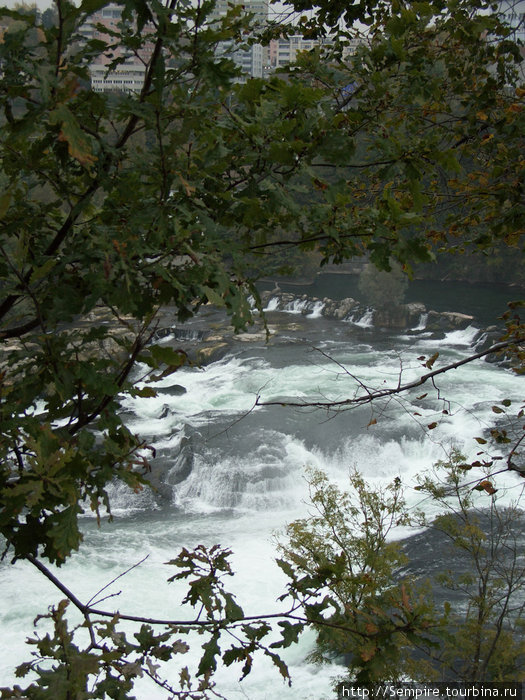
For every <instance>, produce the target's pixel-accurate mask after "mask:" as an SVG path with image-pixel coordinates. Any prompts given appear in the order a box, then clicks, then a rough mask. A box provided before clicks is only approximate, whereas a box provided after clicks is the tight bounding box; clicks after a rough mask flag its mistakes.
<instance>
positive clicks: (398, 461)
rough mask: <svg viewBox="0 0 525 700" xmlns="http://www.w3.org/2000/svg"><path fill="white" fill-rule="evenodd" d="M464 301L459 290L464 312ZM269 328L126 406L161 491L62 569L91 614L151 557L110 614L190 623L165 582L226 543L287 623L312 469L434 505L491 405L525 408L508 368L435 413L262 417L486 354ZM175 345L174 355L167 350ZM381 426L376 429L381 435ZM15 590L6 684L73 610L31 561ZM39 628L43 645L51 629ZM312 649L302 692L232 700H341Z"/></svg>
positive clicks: (231, 687)
mask: <svg viewBox="0 0 525 700" xmlns="http://www.w3.org/2000/svg"><path fill="white" fill-rule="evenodd" d="M341 283H342V281H341V280H337V284H341ZM466 293H470V294H471V296H472V304H471V305H469V304H468V302H467V301H465V295H466ZM323 294H326V295H328V290H326V289H325V290H324V291H323V290H321V292H320V293H318V295H319V296H321V297H322V296H323ZM457 294H458V292H457V290H456V298H459V297H457ZM332 296H334V297H336V296H337V293H334V292H332ZM340 296H342V295H340ZM461 299H462V303H461V308H454V306H450V308H449V309H448V310H459V311H468V310H471V309H472V308H473V307H474V306H475V305H476V303H478V302H479V290H478V292H476V290H475V289H470V290H469V289H468V288H467V286H466V285H465V286H464V288H463V295H462V296H461ZM441 304H442V305H443V301H442V300H441ZM269 308H271V304H269ZM503 310H504V309H503V308H501V311H503ZM206 313H208V314H210V317H209V318H207V316H206ZM214 318H215V317H214V316H213V314H212V313H211V312H206V311H205V312H204V315H203V316H202V317H201V318H200V319H198V320H197V321H196V322H195V324H194V326H195V327H196V328H197V327H199V328H201V327H202V326H203V325H206V324H207V323H208V322H212V321H213V320H214ZM268 321H269V323H270V325H271V326H272V327H273V328H274V329H275V330H276V333H275V334H274V335H273V336H272V340H271V341H270V343H268V344H266V343H265V342H263V341H262V340H252V341H249V342H247V341H243V340H240V339H239V340H237V341H233V342H232V344H231V348H230V350H229V351H228V353H227V354H226V355H225V356H224V357H222V358H221V359H220V360H218V361H216V362H212V363H211V364H209V365H208V366H206V367H204V368H197V367H186V368H183V369H181V370H180V371H178V372H177V373H176V374H173V375H171V376H169V377H166V378H165V379H163V380H162V381H161V382H160V384H159V389H160V392H159V395H158V396H157V397H156V398H135V399H131V398H129V397H128V398H124V399H123V401H122V407H123V411H124V412H125V415H126V417H127V421H128V423H129V425H130V427H131V428H132V429H133V430H134V431H136V432H138V433H140V434H141V435H143V436H144V437H145V438H146V439H147V440H148V441H149V442H150V443H151V444H152V445H154V446H155V448H156V450H157V457H156V460H155V462H154V478H155V483H156V484H157V487H158V488H157V491H156V492H155V493H153V492H151V491H149V490H148V491H144V492H142V493H140V494H132V493H129V492H128V491H127V490H126V489H125V488H124V487H122V486H121V487H115V488H114V489H113V499H112V500H113V504H114V505H113V511H114V514H115V516H116V517H115V521H114V522H113V523H111V524H108V523H105V522H104V523H103V524H102V526H101V527H100V528H98V527H97V525H96V522H95V521H94V520H93V519H90V518H86V519H85V521H84V525H83V528H84V534H85V546H84V547H82V548H81V550H80V552H79V553H77V554H75V555H74V556H73V557H72V558H71V560H70V561H69V562H68V563H67V565H65V566H64V567H62V569H61V571H60V576H61V578H62V579H63V581H64V582H65V583H66V585H68V586H69V587H70V588H71V589H72V590H74V591H75V593H76V595H77V596H78V597H79V598H80V599H81V600H88V599H90V598H91V597H92V596H93V595H94V594H95V593H96V592H97V591H98V590H99V589H101V588H102V587H103V586H104V585H105V584H106V583H108V582H109V581H111V580H112V579H114V578H115V577H116V576H118V575H119V574H120V573H122V572H123V571H125V570H126V569H128V568H129V567H131V566H133V565H134V564H135V563H137V562H138V561H139V560H140V559H142V558H143V557H145V556H146V555H148V558H147V559H146V561H144V562H143V563H142V564H141V565H140V566H138V567H136V568H134V569H133V570H132V571H131V572H130V573H129V574H127V575H126V576H125V577H122V578H121V579H119V580H118V581H117V582H116V583H115V584H114V585H113V586H112V587H111V588H110V589H108V590H107V591H105V594H108V593H117V592H120V594H119V595H118V597H116V598H115V597H114V598H110V599H109V600H107V601H106V602H105V606H106V607H107V608H111V609H119V610H120V611H121V612H129V613H131V612H133V613H134V614H142V615H147V616H162V617H163V618H166V617H170V616H173V617H174V618H176V619H181V617H183V616H184V617H189V616H190V615H191V611H187V612H182V611H181V609H180V600H181V597H182V595H183V591H184V588H183V587H181V586H176V585H174V584H167V583H166V579H167V578H168V577H169V576H170V575H172V574H173V573H174V571H171V570H170V567H169V566H166V565H165V562H166V561H168V560H169V559H171V558H173V557H174V556H175V555H176V554H177V553H178V551H179V550H180V548H181V547H183V546H184V547H188V548H190V547H193V546H195V545H197V544H199V543H203V544H206V545H211V544H215V543H220V544H221V545H223V546H227V547H229V548H230V549H232V550H233V553H234V554H233V557H232V563H233V569H234V570H235V571H236V572H237V573H236V576H235V577H234V578H232V579H231V585H230V584H228V585H230V590H232V591H233V592H234V593H235V594H236V595H237V597H238V601H239V602H240V604H241V605H243V607H244V610H245V613H246V614H250V615H251V614H257V613H263V612H265V613H267V612H274V611H278V610H279V609H280V607H279V605H280V604H278V603H277V602H276V598H277V597H278V596H279V595H280V594H281V593H282V592H283V591H284V586H285V583H286V581H285V579H284V576H283V575H282V574H281V572H280V570H279V569H278V568H277V566H276V564H275V563H274V557H275V544H274V535H275V533H276V532H278V531H279V530H280V529H282V528H283V527H284V525H285V524H286V523H288V522H290V521H291V520H293V519H295V518H297V517H299V516H304V515H305V513H307V511H308V506H307V504H306V498H307V485H306V482H305V479H304V470H305V467H307V466H313V467H319V468H321V469H323V470H324V471H325V472H327V474H328V475H329V476H330V478H331V479H333V480H334V481H335V482H337V483H338V484H340V485H342V486H344V484H345V482H346V478H347V474H348V470H349V468H350V467H352V466H356V467H357V468H358V469H360V470H361V471H362V472H363V474H364V475H365V476H366V478H367V479H368V480H369V481H371V482H372V483H377V484H379V483H382V484H384V483H386V482H388V481H390V480H392V479H393V478H394V477H396V476H399V477H401V478H402V480H403V482H405V483H406V485H407V497H408V501H409V503H410V504H411V505H413V506H416V505H418V504H419V502H420V501H421V495H420V493H419V492H418V491H416V490H414V488H413V487H414V486H415V481H414V479H415V477H416V475H417V474H419V473H421V472H422V471H424V470H425V469H426V468H427V467H428V466H429V465H431V464H432V463H434V462H435V461H437V460H440V459H443V458H445V457H446V454H447V451H448V450H449V449H450V447H451V446H452V445H456V446H458V447H459V448H460V449H462V450H463V451H465V452H466V453H467V454H469V455H471V456H473V455H474V454H475V452H476V451H477V449H479V446H478V445H477V443H476V442H475V441H474V439H473V438H474V437H476V436H481V435H483V433H484V431H486V430H487V428H488V427H489V426H490V425H491V424H492V422H493V419H494V413H493V412H492V410H491V407H492V406H493V405H494V404H495V403H496V402H498V401H501V400H503V399H505V398H516V397H517V398H518V399H519V398H521V394H522V393H523V384H522V380H520V379H517V378H516V376H515V375H513V374H512V373H511V372H510V371H509V370H507V369H504V368H502V367H500V366H498V365H495V364H489V363H487V362H484V361H477V362H475V363H472V364H468V365H465V366H463V367H461V368H459V369H457V370H454V371H453V372H451V373H449V374H447V375H445V376H443V377H441V378H440V379H439V389H440V395H441V398H442V400H437V399H436V397H435V395H433V394H432V392H431V391H430V390H429V395H428V397H427V398H426V399H424V400H419V401H418V400H417V399H416V395H417V394H421V393H422V392H421V391H419V392H413V393H412V394H409V395H407V396H406V397H405V398H404V399H403V400H402V401H398V400H391V401H390V402H384V403H383V404H381V405H379V404H375V405H374V407H373V408H372V407H370V406H368V407H366V406H365V407H361V408H358V409H354V410H351V411H345V412H342V413H338V414H336V413H325V412H320V411H313V410H307V409H293V408H285V407H257V408H254V403H255V399H256V397H257V396H260V397H261V399H263V400H266V401H270V400H278V399H284V398H292V397H295V398H298V399H300V400H305V401H307V400H309V399H319V398H330V399H333V400H338V399H341V398H345V397H348V396H351V395H352V394H353V392H354V391H355V389H356V382H355V380H354V379H353V378H352V376H351V375H355V376H358V377H359V379H360V380H361V381H362V382H364V383H366V384H367V385H368V386H371V387H375V388H378V387H385V386H391V385H396V384H397V382H398V379H399V374H400V372H402V377H403V380H404V381H408V380H410V379H411V378H414V377H416V376H418V374H419V373H421V372H422V371H424V370H422V367H421V361H420V360H417V358H418V357H420V356H423V355H424V356H426V357H429V356H430V355H432V354H433V353H434V352H436V351H439V353H440V357H439V362H443V363H447V362H453V361H455V360H459V359H461V358H463V357H465V356H466V355H467V354H469V353H471V352H472V350H473V348H472V345H471V343H472V342H473V340H474V339H475V338H476V337H477V330H478V328H477V326H479V325H480V323H479V322H478V323H477V324H473V325H472V326H471V327H469V328H467V329H465V330H462V331H454V332H449V333H447V334H446V336H445V338H443V339H440V340H434V339H432V337H431V335H430V334H429V333H428V332H426V331H425V329H424V327H423V324H421V327H419V326H418V330H414V331H412V332H410V333H409V332H404V333H391V332H386V331H381V330H378V329H374V328H373V326H370V325H369V323H368V322H362V319H361V320H359V319H357V320H356V322H354V323H351V322H338V321H334V320H328V319H325V318H323V317H322V316H321V315H320V314H317V313H316V314H313V315H312V316H303V315H301V314H298V313H281V312H274V311H269V312H268ZM483 321H484V325H486V320H485V319H483ZM189 328H192V324H191V323H190V325H189ZM162 342H166V343H170V342H173V341H172V339H170V337H169V336H168V337H167V338H165V339H164V340H163V341H162ZM181 386H182V387H184V389H185V393H181V390H180V387H181ZM426 390H427V389H425V391H426ZM444 407H446V408H447V413H446V414H443V413H442V411H443V408H444ZM415 413H417V414H419V415H414V414H415ZM372 418H375V420H376V421H377V422H376V423H372V424H371V419H372ZM433 422H437V427H436V428H435V429H434V430H432V431H429V430H428V429H427V428H426V426H428V425H429V424H431V423H433ZM367 426H368V427H367ZM500 486H501V487H502V491H504V490H505V489H507V490H508V493H509V494H510V496H511V497H513V496H517V495H519V492H520V490H521V487H522V483H521V480H520V479H519V478H518V477H517V476H515V475H513V474H508V475H505V476H504V477H502V478H501V479H500ZM398 534H399V536H404V535H407V534H408V533H407V532H399V533H398ZM0 584H1V590H2V606H1V611H0V625H1V627H0V629H1V630H2V646H3V655H2V657H1V659H0V679H1V683H0V685H2V684H8V683H13V682H15V681H14V666H15V665H16V663H19V662H20V661H22V660H26V659H27V658H28V656H29V653H30V648H29V647H27V646H25V645H24V640H25V638H26V636H27V635H28V634H29V633H30V631H32V629H33V628H32V622H33V618H34V617H35V616H36V615H38V614H39V613H42V612H45V610H46V606H47V605H49V604H52V603H54V602H57V601H58V600H59V599H60V597H61V596H60V594H59V593H58V592H57V591H56V589H54V588H53V587H52V585H51V584H49V583H48V582H47V581H46V580H44V579H43V578H42V577H41V576H40V575H39V574H38V573H37V572H36V571H34V570H33V569H32V568H31V566H30V565H28V564H25V563H23V562H19V563H17V564H16V565H14V566H11V565H9V564H8V563H7V562H3V563H2V565H1V567H0ZM72 616H73V618H74V614H72ZM38 630H39V631H40V630H42V633H43V631H44V630H45V623H40V625H39V627H38ZM202 641H203V640H202V638H198V639H196V640H194V644H195V647H194V650H193V651H190V654H189V655H187V656H181V657H180V661H181V665H186V664H190V665H191V663H194V662H195V659H196V658H198V651H200V648H199V645H200V644H202ZM312 644H313V636H312V635H311V634H305V635H304V637H303V638H302V639H301V642H300V644H299V645H296V646H295V647H292V648H291V649H289V650H287V653H285V654H284V655H283V656H284V657H285V658H286V661H287V663H288V664H289V667H290V673H291V676H292V680H293V683H292V686H291V687H290V688H289V687H288V686H287V685H285V684H284V683H283V681H282V679H281V678H280V676H279V674H278V672H277V670H276V669H274V668H272V667H271V664H270V662H268V661H267V660H265V659H262V658H261V659H256V661H255V663H254V669H253V671H252V673H251V674H250V676H248V678H247V679H246V680H244V681H243V682H242V683H239V682H238V676H239V675H240V668H238V669H237V668H234V669H233V670H232V669H231V668H230V669H219V671H218V673H217V683H218V686H217V687H218V690H219V691H220V692H221V693H222V694H223V695H224V696H225V697H226V698H228V700H234V699H236V698H239V700H240V699H241V698H249V699H250V700H265V699H266V698H267V699H268V700H269V699H270V698H272V699H273V698H275V697H276V696H279V697H280V698H283V699H286V698H289V699H290V700H299V698H300V699H301V700H308V699H310V700H322V699H323V698H333V697H334V693H333V691H332V689H331V682H332V680H331V679H333V678H334V677H335V676H336V675H337V673H338V671H341V669H338V668H337V667H331V666H324V667H322V668H319V667H316V666H313V665H312V664H309V663H308V662H307V661H306V660H305V659H306V656H307V654H308V651H309V650H310V649H311V648H312ZM17 682H20V681H17ZM137 697H138V698H139V699H140V700H157V698H165V697H166V693H165V692H163V691H162V690H161V689H160V688H158V687H156V686H154V685H152V684H151V682H150V681H148V680H147V679H143V680H141V682H140V683H139V685H138V686H137Z"/></svg>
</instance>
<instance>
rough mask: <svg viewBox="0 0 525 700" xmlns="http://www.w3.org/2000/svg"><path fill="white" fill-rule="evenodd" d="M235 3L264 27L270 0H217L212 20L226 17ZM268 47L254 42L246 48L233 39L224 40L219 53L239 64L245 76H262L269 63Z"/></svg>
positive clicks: (219, 47) (254, 22)
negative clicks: (236, 43)
mask: <svg viewBox="0 0 525 700" xmlns="http://www.w3.org/2000/svg"><path fill="white" fill-rule="evenodd" d="M234 5H242V6H243V8H244V11H245V12H246V13H248V14H250V15H253V24H254V25H255V26H256V27H264V25H265V24H266V23H267V21H268V8H269V0H217V3H216V5H215V8H214V10H213V12H212V13H211V15H210V21H212V22H213V21H214V20H217V19H220V18H221V17H224V16H225V15H226V13H227V12H228V10H229V9H230V8H231V7H232V6H234ZM267 53H268V50H267V47H263V46H261V45H260V44H253V45H252V46H250V47H248V48H245V47H239V46H238V45H235V43H234V42H233V41H223V42H221V43H220V44H219V46H218V49H217V54H218V55H219V56H227V57H228V58H231V59H232V61H234V63H235V64H236V65H237V66H239V68H240V69H241V71H242V74H243V76H244V78H241V79H240V80H241V81H242V80H243V79H247V78H248V77H252V78H262V77H263V75H264V69H265V65H266V64H267V62H268V61H267Z"/></svg>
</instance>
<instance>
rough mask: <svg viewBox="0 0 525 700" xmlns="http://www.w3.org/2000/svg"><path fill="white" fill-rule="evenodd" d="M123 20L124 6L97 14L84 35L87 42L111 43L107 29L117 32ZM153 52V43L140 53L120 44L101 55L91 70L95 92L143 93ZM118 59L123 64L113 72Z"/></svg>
mask: <svg viewBox="0 0 525 700" xmlns="http://www.w3.org/2000/svg"><path fill="white" fill-rule="evenodd" d="M121 20H122V6H121V5H117V4H116V3H110V4H109V5H106V7H103V8H101V9H100V10H98V11H97V12H94V13H93V14H92V15H91V16H90V18H89V20H88V21H87V22H86V23H85V24H84V25H83V27H82V28H81V30H80V33H81V35H82V36H83V37H84V39H86V40H89V39H101V40H103V41H106V42H108V43H109V44H111V41H112V38H111V35H110V34H109V33H107V32H106V31H104V29H108V30H109V31H112V30H113V31H116V30H117V28H118V27H117V25H118V24H119V22H121ZM152 51H153V44H152V43H146V44H145V45H144V46H143V47H141V48H140V49H138V50H137V51H136V52H132V51H129V50H126V49H125V47H123V46H121V45H119V46H115V48H114V49H111V50H110V51H108V52H106V53H105V54H102V55H99V56H97V57H96V58H95V59H93V62H92V63H91V65H90V67H89V72H90V74H91V87H92V89H93V90H94V91H95V92H139V91H140V90H141V88H142V85H143V83H144V76H145V73H146V64H147V63H148V61H149V59H150V57H151V53H152ZM110 54H111V55H110ZM116 58H119V59H122V62H121V63H119V64H118V65H116V66H114V67H113V68H111V70H110V69H109V66H110V64H111V62H112V61H114V60H115V59H116Z"/></svg>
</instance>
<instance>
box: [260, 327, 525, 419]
mask: <svg viewBox="0 0 525 700" xmlns="http://www.w3.org/2000/svg"><path fill="white" fill-rule="evenodd" d="M523 342H525V337H523V338H521V337H520V338H517V339H516V338H515V339H512V340H507V341H504V342H501V343H496V344H495V345H492V346H491V347H490V348H487V349H486V350H482V351H481V352H477V353H475V354H474V355H469V357H465V358H464V359H463V360H459V361H458V362H452V363H451V364H449V365H445V366H444V367H440V368H439V369H436V370H433V371H432V372H428V373H427V374H424V375H423V376H422V377H420V378H419V379H416V380H414V381H413V382H407V383H406V384H398V386H396V387H392V388H390V389H377V390H376V391H370V390H369V389H366V391H367V393H366V394H363V395H362V396H356V397H354V398H351V399H343V400H341V401H303V402H299V401H288V400H286V399H283V400H281V401H260V399H259V397H257V400H256V405H257V406H293V407H297V408H325V409H329V410H330V409H345V408H350V407H352V406H356V405H363V404H367V403H370V402H371V401H376V400H377V399H382V398H385V397H387V396H393V395H395V394H401V393H403V392H405V391H409V390H410V389H415V388H416V387H419V386H422V385H423V384H425V382H427V381H428V380H429V379H430V380H432V383H433V384H434V387H435V388H436V389H437V387H436V385H435V383H434V378H435V377H437V376H438V375H440V374H445V372H449V371H450V370H453V369H457V368H458V367H461V366H462V365H466V364H469V363H470V362H474V361H475V360H479V359H480V358H482V357H486V356H487V355H491V354H492V353H495V352H499V351H500V350H505V349H506V348H509V347H511V346H513V345H516V344H519V343H523Z"/></svg>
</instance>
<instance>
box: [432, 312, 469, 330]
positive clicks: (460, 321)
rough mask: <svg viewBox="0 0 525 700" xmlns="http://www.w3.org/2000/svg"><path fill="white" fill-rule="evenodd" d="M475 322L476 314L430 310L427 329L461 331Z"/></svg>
mask: <svg viewBox="0 0 525 700" xmlns="http://www.w3.org/2000/svg"><path fill="white" fill-rule="evenodd" d="M472 323H474V316H469V315H468V314H460V313H458V312H456V311H429V312H428V319H427V330H429V331H459V330H464V329H465V328H467V327H468V326H470V325H471V324H472Z"/></svg>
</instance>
